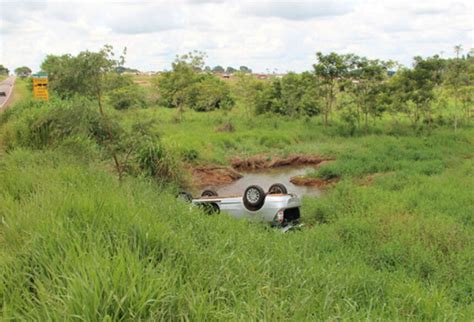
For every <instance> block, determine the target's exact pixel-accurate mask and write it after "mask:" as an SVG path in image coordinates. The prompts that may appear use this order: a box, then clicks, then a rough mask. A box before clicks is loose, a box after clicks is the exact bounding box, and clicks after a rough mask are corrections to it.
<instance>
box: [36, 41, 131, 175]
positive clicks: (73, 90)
mask: <svg viewBox="0 0 474 322" xmlns="http://www.w3.org/2000/svg"><path fill="white" fill-rule="evenodd" d="M125 54H126V48H125V49H124V51H123V55H122V56H120V58H119V60H116V59H114V53H113V48H112V46H110V45H105V46H104V48H102V49H101V50H100V51H98V52H90V51H82V52H80V53H79V54H78V55H77V56H76V57H74V56H72V55H69V54H67V55H62V56H54V55H48V56H47V57H46V59H45V60H44V61H43V63H42V64H41V69H42V70H43V71H45V72H47V73H48V77H49V84H50V88H51V89H52V90H54V91H55V92H57V93H58V94H59V96H61V97H70V96H73V95H75V94H79V95H82V96H85V97H89V98H93V99H95V100H97V103H98V106H99V112H100V115H101V117H102V118H103V119H104V120H105V121H106V122H109V121H110V120H108V119H107V117H106V115H105V112H104V109H103V96H104V92H105V91H106V90H107V87H108V85H109V84H110V83H109V82H108V81H107V78H108V76H109V74H111V73H116V68H117V67H119V66H122V65H123V63H124V61H125V58H124V55H125ZM106 133H107V138H108V142H107V145H108V147H109V151H110V153H111V156H112V159H113V160H114V164H115V168H116V170H117V173H118V177H119V181H121V180H122V176H123V171H124V167H123V163H122V162H121V161H120V160H119V156H118V150H117V146H118V145H119V143H118V141H117V140H118V138H116V136H115V135H114V134H113V132H112V131H111V130H110V129H108V128H106Z"/></svg>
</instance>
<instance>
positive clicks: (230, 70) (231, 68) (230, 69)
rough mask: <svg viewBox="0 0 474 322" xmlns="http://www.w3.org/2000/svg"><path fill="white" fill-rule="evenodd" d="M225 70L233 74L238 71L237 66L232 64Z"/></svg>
mask: <svg viewBox="0 0 474 322" xmlns="http://www.w3.org/2000/svg"><path fill="white" fill-rule="evenodd" d="M225 72H226V73H227V74H233V73H235V72H237V69H235V68H234V67H232V66H228V67H227V68H226V69H225Z"/></svg>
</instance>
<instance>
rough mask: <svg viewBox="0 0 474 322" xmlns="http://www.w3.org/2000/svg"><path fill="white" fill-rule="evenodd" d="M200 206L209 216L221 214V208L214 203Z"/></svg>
mask: <svg viewBox="0 0 474 322" xmlns="http://www.w3.org/2000/svg"><path fill="white" fill-rule="evenodd" d="M200 206H201V207H202V209H203V210H204V212H205V213H206V214H207V215H214V214H218V213H220V212H221V209H220V208H219V206H218V205H217V204H216V203H213V202H211V203H207V202H205V203H202V204H201V205H200Z"/></svg>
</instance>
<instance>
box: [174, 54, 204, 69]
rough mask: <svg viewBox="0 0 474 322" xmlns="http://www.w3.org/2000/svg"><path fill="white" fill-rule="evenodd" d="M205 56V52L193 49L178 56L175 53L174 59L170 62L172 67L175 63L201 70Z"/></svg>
mask: <svg viewBox="0 0 474 322" xmlns="http://www.w3.org/2000/svg"><path fill="white" fill-rule="evenodd" d="M206 58H207V54H206V53H205V52H203V51H199V50H193V51H190V52H188V53H187V54H184V55H181V56H178V55H176V59H175V61H174V62H173V63H172V67H173V68H174V65H175V64H183V63H184V64H186V65H188V66H190V67H191V68H192V69H193V70H194V71H202V70H203V68H204V64H205V61H206Z"/></svg>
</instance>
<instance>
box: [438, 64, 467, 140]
mask: <svg viewBox="0 0 474 322" xmlns="http://www.w3.org/2000/svg"><path fill="white" fill-rule="evenodd" d="M444 82H445V85H446V88H447V90H448V93H449V94H451V95H452V97H453V99H454V111H453V118H454V120H453V125H454V130H455V131H456V130H457V126H458V121H459V114H460V113H459V112H460V111H461V110H464V116H465V118H466V120H469V117H470V115H469V110H470V107H469V105H470V104H471V103H472V101H473V100H474V98H473V97H474V85H473V84H474V60H473V59H471V58H468V59H460V58H455V59H451V60H449V61H448V62H447V68H446V72H445V80H444ZM459 107H461V108H459Z"/></svg>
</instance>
